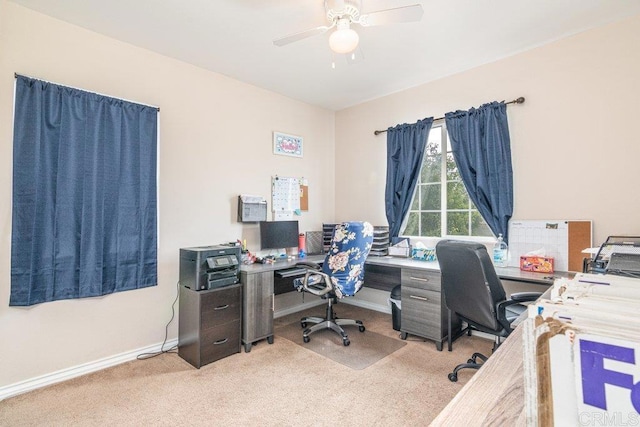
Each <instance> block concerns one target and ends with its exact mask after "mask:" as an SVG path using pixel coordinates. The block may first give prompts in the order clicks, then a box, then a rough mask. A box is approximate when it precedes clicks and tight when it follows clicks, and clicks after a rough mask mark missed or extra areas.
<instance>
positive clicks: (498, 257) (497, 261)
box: [493, 233, 509, 267]
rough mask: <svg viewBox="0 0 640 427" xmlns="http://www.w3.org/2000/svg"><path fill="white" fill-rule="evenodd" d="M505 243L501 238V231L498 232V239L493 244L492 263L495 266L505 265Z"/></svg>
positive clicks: (506, 259)
mask: <svg viewBox="0 0 640 427" xmlns="http://www.w3.org/2000/svg"><path fill="white" fill-rule="evenodd" d="M507 253H508V250H507V244H506V243H505V242H504V240H503V239H502V233H500V234H498V241H497V242H496V244H495V245H494V246H493V265H495V266H496V267H506V266H507V262H508V261H509V260H508V257H507Z"/></svg>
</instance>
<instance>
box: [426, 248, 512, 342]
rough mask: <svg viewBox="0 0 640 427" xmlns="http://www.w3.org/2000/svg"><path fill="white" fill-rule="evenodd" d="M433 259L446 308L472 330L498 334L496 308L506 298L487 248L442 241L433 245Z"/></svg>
mask: <svg viewBox="0 0 640 427" xmlns="http://www.w3.org/2000/svg"><path fill="white" fill-rule="evenodd" d="M436 256H437V258H438V263H439V264H440V272H441V274H442V292H443V294H444V299H445V304H446V306H447V308H448V309H449V310H451V311H453V312H455V313H457V314H458V315H459V316H460V317H462V318H463V319H464V320H466V321H471V322H472V323H473V324H475V325H474V326H480V327H483V328H486V329H488V330H489V331H496V332H499V331H502V330H503V327H502V326H501V325H500V323H499V322H498V319H497V315H496V304H497V303H498V302H500V301H504V300H505V299H506V294H505V291H504V288H503V287H502V282H500V279H499V278H498V275H497V274H496V270H495V268H494V266H493V263H492V262H491V258H490V257H489V254H488V253H487V248H486V247H485V246H484V245H482V244H480V243H474V242H464V241H460V240H442V241H440V242H438V244H437V245H436Z"/></svg>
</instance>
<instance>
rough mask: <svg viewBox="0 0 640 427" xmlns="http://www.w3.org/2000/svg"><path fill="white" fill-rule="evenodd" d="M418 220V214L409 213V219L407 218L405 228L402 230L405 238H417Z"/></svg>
mask: <svg viewBox="0 0 640 427" xmlns="http://www.w3.org/2000/svg"><path fill="white" fill-rule="evenodd" d="M419 219H420V214H419V213H418V212H410V213H409V217H408V218H407V226H406V228H405V229H404V232H403V233H402V234H404V235H405V236H419V234H418V233H419V230H418V220H419Z"/></svg>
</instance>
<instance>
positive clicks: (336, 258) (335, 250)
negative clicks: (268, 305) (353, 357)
mask: <svg viewBox="0 0 640 427" xmlns="http://www.w3.org/2000/svg"><path fill="white" fill-rule="evenodd" d="M372 242H373V226H372V225H371V224H369V223H368V222H343V223H342V224H338V225H337V226H336V228H335V231H334V233H333V238H332V240H331V248H330V249H329V253H328V254H327V256H326V257H325V260H324V263H323V265H322V267H321V266H320V265H318V264H315V263H309V262H301V263H298V266H299V267H303V268H305V269H306V270H307V272H306V273H305V276H304V277H302V278H298V279H295V280H294V283H293V286H294V287H295V288H296V289H297V290H298V292H303V291H304V292H309V293H312V294H314V295H318V296H320V297H321V298H323V299H326V300H327V312H326V316H325V317H324V318H323V317H303V318H302V319H301V320H300V324H301V325H302V327H303V328H305V330H304V332H303V333H302V339H303V340H304V342H309V340H310V338H309V335H310V334H312V333H313V332H315V331H318V330H321V329H332V330H334V331H335V332H337V333H338V334H340V336H341V337H342V343H343V344H344V345H345V346H348V345H349V344H351V342H350V341H349V337H348V336H347V334H346V333H345V331H344V329H343V328H342V327H343V326H345V325H357V326H358V329H359V330H360V332H364V329H365V328H364V325H363V324H362V322H361V321H360V320H351V319H338V318H336V315H335V313H334V312H333V305H334V304H336V303H337V302H338V299H340V298H344V297H351V296H354V295H355V294H356V292H358V291H359V290H360V288H362V284H363V283H364V261H365V260H366V259H367V255H369V251H370V250H371V244H372ZM309 323H314V325H313V326H311V327H309V328H307V324H309Z"/></svg>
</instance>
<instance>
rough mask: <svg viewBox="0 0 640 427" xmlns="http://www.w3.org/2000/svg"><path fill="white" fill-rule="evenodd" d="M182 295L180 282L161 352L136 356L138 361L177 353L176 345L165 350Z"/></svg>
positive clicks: (165, 329)
mask: <svg viewBox="0 0 640 427" xmlns="http://www.w3.org/2000/svg"><path fill="white" fill-rule="evenodd" d="M179 295H180V282H179V281H178V282H177V283H176V299H174V300H173V304H171V319H169V322H168V323H167V326H165V328H164V341H162V345H161V346H160V351H157V352H155V353H142V354H139V355H138V356H136V359H138V360H146V359H150V358H152V357H156V356H159V355H161V354H165V353H177V350H178V346H177V345H174V346H173V347H171V348H169V349H167V350H165V349H164V345H165V344H166V343H167V337H168V336H169V325H170V324H171V322H172V321H173V318H174V317H175V315H176V310H175V305H176V302H177V301H178V296H179Z"/></svg>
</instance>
